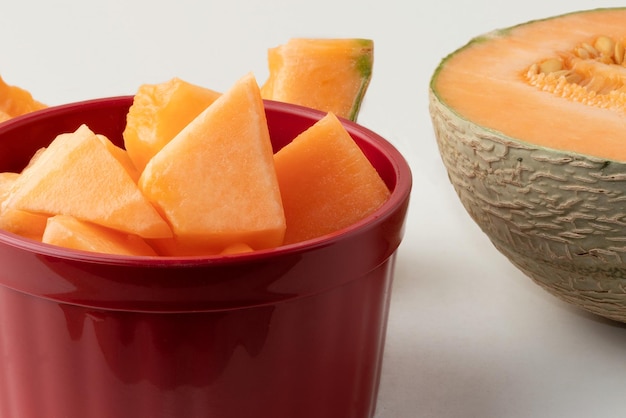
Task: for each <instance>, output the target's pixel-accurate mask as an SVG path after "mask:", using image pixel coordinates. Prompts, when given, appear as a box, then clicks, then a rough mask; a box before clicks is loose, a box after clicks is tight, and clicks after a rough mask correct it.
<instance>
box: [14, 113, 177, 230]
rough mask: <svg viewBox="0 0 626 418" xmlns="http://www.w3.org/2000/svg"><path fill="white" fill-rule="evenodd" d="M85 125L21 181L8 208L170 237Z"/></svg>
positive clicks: (60, 141)
mask: <svg viewBox="0 0 626 418" xmlns="http://www.w3.org/2000/svg"><path fill="white" fill-rule="evenodd" d="M102 141H103V138H102V137H101V136H97V135H96V134H94V133H93V132H92V131H91V130H90V129H89V128H88V127H87V126H85V125H82V126H80V127H79V128H78V129H77V130H76V131H75V132H72V133H66V134H61V135H59V136H57V137H56V138H55V139H54V140H53V141H52V143H51V144H50V145H49V146H48V147H47V148H45V149H44V150H43V151H42V152H41V153H40V154H39V155H38V156H37V158H36V160H35V161H34V162H33V163H32V164H30V165H29V166H28V167H27V168H26V169H24V171H22V173H21V174H20V176H19V177H18V178H17V180H16V181H15V183H14V186H13V188H12V191H11V193H10V195H9V196H8V198H7V199H6V201H5V208H11V209H17V210H23V211H28V212H33V213H40V214H45V215H58V214H62V215H71V216H74V217H76V218H78V219H81V220H86V221H91V222H93V223H96V224H100V225H103V226H107V227H110V228H113V229H118V230H121V231H124V232H126V233H129V234H136V235H139V236H142V237H147V238H163V237H169V236H171V235H172V232H171V230H170V228H169V226H168V224H167V222H165V220H163V218H162V217H161V216H160V215H159V213H158V212H157V211H156V209H155V208H154V207H153V206H152V204H151V203H150V202H149V201H148V200H147V199H146V198H145V196H144V195H143V194H142V193H141V192H140V190H139V189H138V187H137V185H136V183H135V181H134V180H133V179H132V177H131V176H130V175H129V174H128V172H127V170H126V168H124V167H123V166H122V164H120V162H119V161H118V159H117V158H115V157H114V156H113V155H112V154H111V153H110V152H109V148H108V147H107V146H106V145H104V144H103V142H102Z"/></svg>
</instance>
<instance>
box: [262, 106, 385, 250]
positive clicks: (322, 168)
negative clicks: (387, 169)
mask: <svg viewBox="0 0 626 418" xmlns="http://www.w3.org/2000/svg"><path fill="white" fill-rule="evenodd" d="M274 164H275V167H276V174H277V176H278V181H279V184H280V192H281V195H282V199H283V207H284V210H285V217H286V220H287V230H286V232H285V244H291V243H295V242H299V241H304V240H307V239H310V238H316V237H320V236H322V235H325V234H329V233H331V232H334V231H337V230H339V229H342V228H344V227H347V226H349V225H352V224H353V223H355V222H357V221H359V220H360V219H362V218H364V217H365V216H367V215H368V214H370V213H372V212H373V211H374V210H376V209H377V208H378V207H379V206H380V205H382V204H383V203H384V202H385V201H386V200H387V199H388V198H389V194H390V192H389V189H388V188H387V186H386V185H385V183H384V182H383V180H382V179H381V178H380V176H379V174H378V172H377V171H376V169H375V168H374V167H373V166H372V164H371V163H370V162H369V160H368V159H367V157H366V156H365V155H364V154H363V152H362V151H361V149H360V148H359V147H358V145H357V144H356V143H355V142H354V140H353V139H352V137H351V136H350V134H349V133H348V132H347V131H346V129H345V128H344V127H343V125H342V124H341V122H340V121H339V119H338V118H337V117H336V116H335V115H334V114H332V113H328V114H327V115H326V116H325V117H324V118H322V119H320V120H319V121H318V122H316V123H315V124H314V125H313V126H311V127H310V128H308V129H307V130H306V131H304V132H302V133H301V134H300V135H298V136H297V137H296V138H295V139H294V140H293V141H292V142H291V143H289V144H287V145H286V146H285V147H283V148H282V149H281V150H279V151H278V152H277V153H276V154H275V156H274Z"/></svg>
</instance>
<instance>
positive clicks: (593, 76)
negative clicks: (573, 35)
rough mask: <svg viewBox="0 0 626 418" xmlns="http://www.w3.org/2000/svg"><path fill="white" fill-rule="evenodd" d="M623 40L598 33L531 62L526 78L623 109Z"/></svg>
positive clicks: (567, 94)
mask: <svg viewBox="0 0 626 418" xmlns="http://www.w3.org/2000/svg"><path fill="white" fill-rule="evenodd" d="M625 65H626V63H625V62H624V42H623V41H622V40H615V39H612V38H611V37H609V36H604V35H601V36H598V37H596V38H595V40H593V41H590V42H583V43H581V44H579V45H576V46H575V47H574V48H573V49H572V50H570V51H563V52H558V55H557V56H555V57H548V58H545V59H542V60H540V61H538V62H535V63H533V64H532V65H531V66H530V67H529V68H528V69H527V71H526V73H525V78H526V80H527V82H528V83H529V84H530V85H532V86H535V87H536V88H538V89H540V90H542V91H548V92H550V93H552V94H553V95H555V96H558V97H562V98H567V99H569V100H572V101H576V102H579V103H584V104H586V105H589V106H595V107H599V108H604V109H612V110H615V111H618V112H622V113H623V112H626V74H625V72H624V66H625Z"/></svg>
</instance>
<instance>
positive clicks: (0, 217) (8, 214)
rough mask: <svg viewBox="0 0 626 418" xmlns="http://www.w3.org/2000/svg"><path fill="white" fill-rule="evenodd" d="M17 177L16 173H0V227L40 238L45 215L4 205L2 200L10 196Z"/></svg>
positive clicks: (33, 237)
mask: <svg viewBox="0 0 626 418" xmlns="http://www.w3.org/2000/svg"><path fill="white" fill-rule="evenodd" d="M18 178H19V174H18V173H10V172H3V173H0V229H3V230H5V231H8V232H12V233H14V234H17V235H21V236H23V237H25V238H30V239H34V240H41V236H42V235H43V231H44V229H45V227H46V220H47V216H44V215H40V214H36V213H31V212H27V211H23V210H18V209H11V208H5V207H4V206H5V205H4V201H5V200H6V199H7V198H8V197H9V196H10V194H11V191H12V190H13V185H14V184H15V182H16V181H17V179H18Z"/></svg>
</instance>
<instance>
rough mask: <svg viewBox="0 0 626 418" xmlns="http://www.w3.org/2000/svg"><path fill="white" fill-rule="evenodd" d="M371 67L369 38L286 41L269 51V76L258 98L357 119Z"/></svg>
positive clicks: (371, 44) (370, 43)
mask: <svg viewBox="0 0 626 418" xmlns="http://www.w3.org/2000/svg"><path fill="white" fill-rule="evenodd" d="M373 62H374V42H373V41H371V40H369V39H308V38H294V39H290V40H289V41H288V42H287V43H286V44H284V45H280V46H277V47H275V48H271V49H269V51H268V64H269V77H268V79H267V80H266V82H265V83H264V84H263V86H262V87H261V94H262V95H263V98H265V99H269V100H276V101H281V102H287V103H293V104H298V105H302V106H308V107H311V108H314V109H318V110H322V111H324V112H332V113H334V114H335V115H337V116H341V117H344V118H347V119H350V120H356V119H357V116H358V113H359V110H360V107H361V103H362V101H363V97H364V96H365V93H366V91H367V88H368V86H369V83H370V79H371V77H372V68H373Z"/></svg>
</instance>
